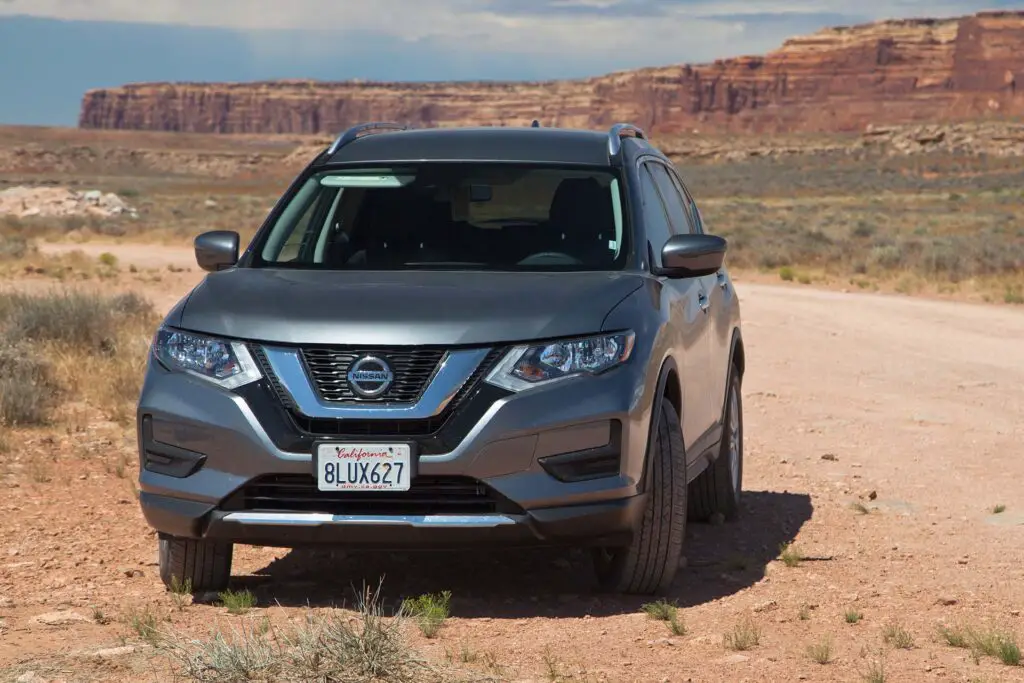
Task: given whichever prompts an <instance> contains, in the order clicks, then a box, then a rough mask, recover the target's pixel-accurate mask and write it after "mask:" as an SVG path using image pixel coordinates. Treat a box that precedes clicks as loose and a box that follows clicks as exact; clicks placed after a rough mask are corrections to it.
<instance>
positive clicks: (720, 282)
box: [715, 270, 729, 289]
mask: <svg viewBox="0 0 1024 683" xmlns="http://www.w3.org/2000/svg"><path fill="white" fill-rule="evenodd" d="M715 277H716V278H717V279H718V286H719V287H721V288H722V289H725V288H726V287H728V286H729V282H728V281H727V280H726V279H725V271H724V270H720V271H718V273H716V275H715Z"/></svg>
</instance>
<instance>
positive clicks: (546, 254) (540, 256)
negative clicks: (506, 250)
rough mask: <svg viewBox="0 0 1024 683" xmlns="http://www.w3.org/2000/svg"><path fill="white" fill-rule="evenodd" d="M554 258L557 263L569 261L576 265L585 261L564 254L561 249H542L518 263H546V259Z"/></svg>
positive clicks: (526, 264) (530, 264)
mask: <svg viewBox="0 0 1024 683" xmlns="http://www.w3.org/2000/svg"><path fill="white" fill-rule="evenodd" d="M552 259H553V260H554V261H555V262H556V263H569V264H571V265H574V266H578V265H581V264H582V263H583V261H581V260H579V259H578V258H575V257H573V256H569V254H563V253H562V252H560V251H542V252H539V253H537V254H530V255H529V256H527V257H526V258H524V259H523V260H522V261H520V262H519V263H517V264H516V265H519V266H535V265H544V261H549V260H552ZM538 262H539V263H538Z"/></svg>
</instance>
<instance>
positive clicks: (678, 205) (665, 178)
mask: <svg viewBox="0 0 1024 683" xmlns="http://www.w3.org/2000/svg"><path fill="white" fill-rule="evenodd" d="M649 166H650V168H651V175H652V176H654V181H655V182H656V183H657V184H658V189H659V190H660V191H661V196H662V198H663V199H664V200H665V208H666V209H668V215H669V218H671V219H672V227H673V233H674V234H676V235H685V234H687V233H691V232H694V230H693V219H692V218H691V217H690V212H689V210H688V208H687V207H686V205H685V204H684V199H683V195H682V194H680V193H679V190H678V189H676V186H675V184H674V183H673V182H672V178H671V177H670V175H669V172H668V169H666V168H665V167H664V166H663V165H662V164H658V163H651V164H649Z"/></svg>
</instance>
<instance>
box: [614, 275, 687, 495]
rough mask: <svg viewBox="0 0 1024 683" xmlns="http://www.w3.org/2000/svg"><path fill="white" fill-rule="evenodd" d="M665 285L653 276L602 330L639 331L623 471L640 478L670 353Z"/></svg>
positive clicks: (632, 370) (632, 363) (628, 299)
mask: <svg viewBox="0 0 1024 683" xmlns="http://www.w3.org/2000/svg"><path fill="white" fill-rule="evenodd" d="M663 290H664V286H663V285H662V284H661V283H660V282H659V281H658V280H656V279H654V278H648V279H646V281H645V283H644V286H642V287H641V288H640V289H638V290H636V291H635V292H633V294H631V295H630V296H628V297H627V298H626V299H624V300H623V301H621V302H620V303H619V304H618V305H617V306H616V307H615V308H613V309H612V310H611V312H609V314H608V316H607V317H606V318H605V320H604V324H603V326H602V331H607V332H613V331H617V330H625V329H630V330H633V332H634V333H635V334H636V341H635V345H634V347H633V353H632V355H631V356H630V359H629V361H628V364H629V365H630V366H631V367H630V373H631V374H632V376H633V379H634V384H633V396H632V400H631V404H630V414H631V415H632V416H633V418H632V424H630V429H629V444H628V447H627V448H625V449H624V452H626V453H630V454H631V456H632V457H631V458H630V459H629V461H628V462H625V463H624V464H623V473H624V474H626V475H628V476H629V477H631V478H633V479H634V480H636V481H639V480H640V478H641V476H642V475H643V467H644V462H643V459H644V455H645V454H646V452H647V437H648V433H649V430H650V424H651V416H652V411H653V406H654V404H655V394H656V393H657V389H658V375H659V373H660V371H661V366H662V364H663V363H664V362H665V359H666V358H667V357H669V356H670V355H671V351H672V341H671V340H672V334H671V332H670V330H669V327H668V326H669V322H670V316H669V313H668V310H667V307H666V306H665V305H664V301H665V299H664V297H665V292H664V291H663Z"/></svg>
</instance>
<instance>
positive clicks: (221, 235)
mask: <svg viewBox="0 0 1024 683" xmlns="http://www.w3.org/2000/svg"><path fill="white" fill-rule="evenodd" d="M238 242H239V239H238V233H237V232H234V231H233V230H210V231H209V232H204V233H202V234H201V235H197V236H196V238H195V240H194V241H193V243H192V245H193V247H194V248H195V252H196V263H198V264H199V267H200V268H202V269H203V270H208V271H210V272H216V271H218V270H224V269H225V268H230V267H231V266H233V265H235V264H236V263H238Z"/></svg>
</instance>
